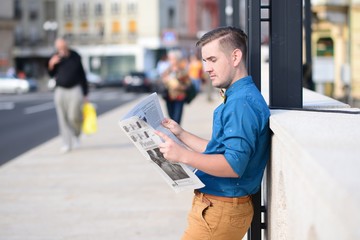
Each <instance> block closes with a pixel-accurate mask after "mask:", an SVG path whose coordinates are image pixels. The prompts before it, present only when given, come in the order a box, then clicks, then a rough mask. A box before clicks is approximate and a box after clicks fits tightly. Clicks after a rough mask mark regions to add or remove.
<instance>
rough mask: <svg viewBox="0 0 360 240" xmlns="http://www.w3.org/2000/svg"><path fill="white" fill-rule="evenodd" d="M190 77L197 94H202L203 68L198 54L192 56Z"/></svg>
mask: <svg viewBox="0 0 360 240" xmlns="http://www.w3.org/2000/svg"><path fill="white" fill-rule="evenodd" d="M189 77H190V80H191V82H192V83H193V84H194V86H195V89H196V92H200V91H201V85H202V82H203V66H202V62H201V61H200V58H199V57H198V55H197V54H196V53H194V54H192V55H191V56H190V62H189Z"/></svg>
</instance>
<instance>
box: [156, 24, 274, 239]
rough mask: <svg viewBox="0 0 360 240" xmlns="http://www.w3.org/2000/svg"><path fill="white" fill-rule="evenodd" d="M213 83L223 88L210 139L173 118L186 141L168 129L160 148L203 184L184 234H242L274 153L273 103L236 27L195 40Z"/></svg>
mask: <svg viewBox="0 0 360 240" xmlns="http://www.w3.org/2000/svg"><path fill="white" fill-rule="evenodd" d="M196 45H197V46H198V47H200V48H201V53H202V59H203V61H204V70H205V72H207V73H208V74H209V77H210V80H211V82H212V85H213V86H214V87H216V88H219V89H225V90H226V92H225V94H224V102H223V103H222V104H220V105H219V106H218V107H217V108H216V109H215V111H214V113H213V128H212V136H211V139H210V140H205V139H203V138H200V137H198V136H196V135H194V134H192V133H190V132H188V131H186V130H184V129H183V128H182V127H180V125H179V124H177V123H176V122H175V121H173V120H171V119H164V120H163V126H164V127H166V128H168V129H169V130H170V131H171V132H172V133H174V134H175V136H177V137H178V138H179V139H180V140H181V141H182V142H183V143H184V144H185V145H186V147H184V146H182V145H179V144H178V143H176V142H175V141H174V140H172V139H171V138H170V137H168V136H167V135H165V134H164V133H162V132H160V131H157V132H156V133H157V134H158V135H159V136H160V137H161V138H162V139H163V140H164V142H163V143H161V144H160V145H159V148H160V152H161V153H162V154H163V155H164V157H165V158H166V159H167V160H168V161H170V162H180V163H184V164H186V165H189V166H191V167H193V168H195V169H198V170H197V171H196V173H195V174H196V175H197V176H198V177H199V179H200V180H201V181H202V182H203V183H204V184H205V187H203V188H201V189H196V190H195V192H194V193H195V194H194V199H193V204H192V209H191V211H190V213H189V217H188V227H187V229H186V231H185V233H184V235H183V238H182V239H183V240H202V239H216V240H241V239H242V238H243V236H244V235H245V234H246V232H247V230H248V229H249V227H250V224H251V221H252V217H253V213H254V210H253V204H252V200H251V195H253V194H255V193H256V192H258V191H259V189H260V185H261V180H262V177H263V173H264V169H265V166H266V163H267V161H268V159H269V155H270V129H269V116H270V111H269V108H268V106H267V104H266V102H265V100H264V98H263V96H262V95H261V93H260V92H259V90H258V89H257V87H256V85H255V84H254V82H253V80H252V77H251V76H249V75H248V73H247V69H246V54H247V36H246V34H245V33H244V32H243V31H242V30H241V29H238V28H234V27H220V28H217V29H214V30H212V31H210V32H208V33H206V34H205V35H204V36H202V37H201V39H200V40H199V41H198V42H197V44H196Z"/></svg>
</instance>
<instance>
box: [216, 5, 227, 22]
mask: <svg viewBox="0 0 360 240" xmlns="http://www.w3.org/2000/svg"><path fill="white" fill-rule="evenodd" d="M218 3H219V18H220V26H226V13H225V8H226V1H224V0H218Z"/></svg>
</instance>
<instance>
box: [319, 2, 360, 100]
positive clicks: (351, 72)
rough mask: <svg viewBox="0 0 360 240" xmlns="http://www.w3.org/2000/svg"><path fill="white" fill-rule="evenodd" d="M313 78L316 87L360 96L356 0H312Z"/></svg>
mask: <svg viewBox="0 0 360 240" xmlns="http://www.w3.org/2000/svg"><path fill="white" fill-rule="evenodd" d="M312 12H313V24H312V31H313V32H312V46H313V47H312V58H313V80H314V82H315V84H316V85H317V91H319V92H321V93H325V94H326V95H329V96H332V97H335V98H337V99H341V100H342V99H343V100H345V101H348V102H350V103H351V99H360V70H359V67H360V46H359V41H360V1H359V0H312Z"/></svg>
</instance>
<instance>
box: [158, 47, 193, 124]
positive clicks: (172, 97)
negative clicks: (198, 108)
mask: <svg viewBox="0 0 360 240" xmlns="http://www.w3.org/2000/svg"><path fill="white" fill-rule="evenodd" d="M181 60H182V53H181V52H180V51H179V50H171V51H169V52H168V61H169V64H170V65H169V67H168V69H167V70H166V71H165V72H164V73H163V74H162V76H161V77H162V81H163V84H164V85H165V88H166V94H165V95H166V96H165V101H166V107H167V111H168V114H169V117H170V118H171V119H173V120H174V121H176V122H177V123H178V124H180V123H181V118H182V113H183V108H184V103H185V98H186V89H187V88H188V86H189V85H190V83H191V82H190V78H189V75H188V73H187V69H186V68H185V67H184V66H183V65H182V62H181Z"/></svg>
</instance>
